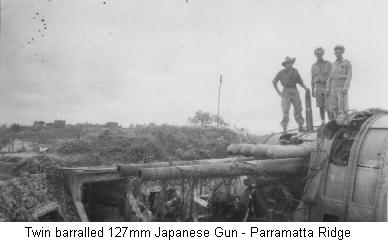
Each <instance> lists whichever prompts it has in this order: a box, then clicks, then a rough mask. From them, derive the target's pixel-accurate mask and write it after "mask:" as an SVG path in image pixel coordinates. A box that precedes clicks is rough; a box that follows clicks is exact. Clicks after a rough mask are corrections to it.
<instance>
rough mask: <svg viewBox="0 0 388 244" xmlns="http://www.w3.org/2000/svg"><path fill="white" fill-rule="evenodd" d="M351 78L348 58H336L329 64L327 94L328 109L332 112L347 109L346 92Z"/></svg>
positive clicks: (341, 111)
mask: <svg viewBox="0 0 388 244" xmlns="http://www.w3.org/2000/svg"><path fill="white" fill-rule="evenodd" d="M351 79H352V65H351V63H350V62H349V61H348V60H345V59H342V60H336V61H335V62H334V63H333V64H332V65H331V71H330V75H329V79H328V81H327V86H328V89H330V94H329V110H330V111H331V112H333V113H336V114H338V113H344V112H346V111H347V110H348V109H349V102H348V92H345V91H344V89H347V90H348V89H349V87H350V81H351Z"/></svg>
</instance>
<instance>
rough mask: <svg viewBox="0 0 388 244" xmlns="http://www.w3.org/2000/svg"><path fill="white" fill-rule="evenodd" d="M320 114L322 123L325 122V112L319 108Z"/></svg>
mask: <svg viewBox="0 0 388 244" xmlns="http://www.w3.org/2000/svg"><path fill="white" fill-rule="evenodd" d="M319 113H320V115H321V120H322V123H324V122H325V110H324V109H323V108H319Z"/></svg>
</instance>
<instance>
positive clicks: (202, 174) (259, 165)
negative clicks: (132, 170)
mask: <svg viewBox="0 0 388 244" xmlns="http://www.w3.org/2000/svg"><path fill="white" fill-rule="evenodd" d="M305 163H306V159H305V158H287V159H266V160H252V161H240V162H238V161H235V162H228V163H210V164H194V165H186V166H183V165H182V166H168V167H158V168H141V169H139V171H138V178H139V179H141V180H170V179H182V178H211V177H226V176H242V175H255V174H296V173H299V172H301V171H302V170H303V167H304V165H305Z"/></svg>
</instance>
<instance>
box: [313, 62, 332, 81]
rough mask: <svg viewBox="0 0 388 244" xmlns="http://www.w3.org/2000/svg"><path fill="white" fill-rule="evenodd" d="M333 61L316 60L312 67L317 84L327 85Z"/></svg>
mask: <svg viewBox="0 0 388 244" xmlns="http://www.w3.org/2000/svg"><path fill="white" fill-rule="evenodd" d="M330 69H331V63H330V62H329V61H326V60H324V61H322V62H316V63H314V64H313V66H312V67H311V77H312V81H313V82H314V83H316V84H317V85H326V81H327V80H328V79H329V74H330Z"/></svg>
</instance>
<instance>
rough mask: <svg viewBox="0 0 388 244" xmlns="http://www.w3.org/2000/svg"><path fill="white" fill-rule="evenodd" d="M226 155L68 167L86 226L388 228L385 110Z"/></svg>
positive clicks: (68, 177) (351, 116)
mask: <svg viewBox="0 0 388 244" xmlns="http://www.w3.org/2000/svg"><path fill="white" fill-rule="evenodd" d="M227 152H228V153H229V154H230V155H231V157H230V158H220V159H206V160H192V161H175V162H155V163H142V164H125V165H117V166H113V167H109V168H101V167H97V168H62V169H61V171H62V173H63V176H64V179H65V185H66V188H67V189H68V190H69V192H70V195H71V196H72V200H73V204H74V206H75V210H76V211H77V214H78V216H79V217H80V219H81V220H82V221H106V220H110V221H112V220H114V221H117V220H125V221H160V220H168V221H183V220H184V221H214V220H216V221H293V220H298V221H386V220H387V188H388V183H387V181H386V179H387V177H388V159H387V158H388V112H386V111H383V110H378V109H371V110H366V111H360V112H353V113H350V114H349V115H348V116H344V117H342V118H337V119H336V120H335V121H330V122H329V123H328V124H326V125H325V126H321V127H319V128H315V130H314V131H311V132H304V133H299V132H296V131H295V132H294V131H289V132H288V133H287V134H280V133H279V134H272V135H269V136H267V137H266V138H264V139H263V140H262V141H261V142H260V143H258V144H232V145H230V146H229V147H228V148H227Z"/></svg>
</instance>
